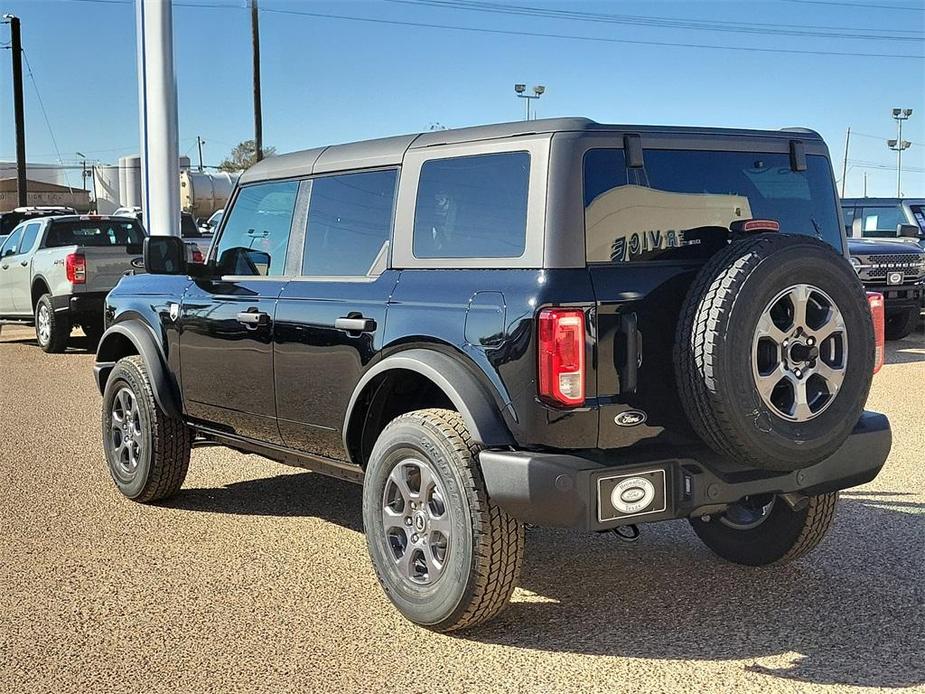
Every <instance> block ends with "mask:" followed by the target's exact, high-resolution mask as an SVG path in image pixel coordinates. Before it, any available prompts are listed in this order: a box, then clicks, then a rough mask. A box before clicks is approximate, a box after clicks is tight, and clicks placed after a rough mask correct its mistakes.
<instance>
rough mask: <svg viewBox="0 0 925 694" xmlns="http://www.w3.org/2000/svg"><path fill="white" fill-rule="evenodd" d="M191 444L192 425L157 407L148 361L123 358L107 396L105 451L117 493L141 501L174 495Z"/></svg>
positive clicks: (183, 470) (182, 473) (104, 402)
mask: <svg viewBox="0 0 925 694" xmlns="http://www.w3.org/2000/svg"><path fill="white" fill-rule="evenodd" d="M191 441H192V436H191V434H190V430H189V427H187V426H186V424H185V423H184V422H183V421H182V420H180V419H177V418H176V417H170V416H169V415H167V414H166V413H165V412H164V411H163V410H162V409H161V408H160V407H159V406H158V404H157V400H155V398H154V391H153V389H152V387H151V381H150V379H149V378H148V371H147V369H146V368H145V363H144V360H143V359H142V358H141V357H139V356H137V355H135V356H131V357H125V358H123V359H120V360H119V361H118V362H117V363H116V365H115V367H114V368H113V370H112V373H111V374H110V376H109V380H108V381H107V382H106V389H105V391H104V392H103V448H104V450H105V452H106V462H107V463H108V465H109V473H110V475H112V479H113V481H114V482H115V483H116V486H117V487H118V488H119V491H120V492H122V494H124V495H125V496H127V497H128V498H129V499H133V500H135V501H139V502H141V503H150V502H152V501H158V500H160V499H166V498H167V497H170V496H173V495H174V494H176V493H177V492H178V491H179V490H180V487H181V485H182V484H183V480H184V479H186V472H187V470H188V469H189V458H190V444H191Z"/></svg>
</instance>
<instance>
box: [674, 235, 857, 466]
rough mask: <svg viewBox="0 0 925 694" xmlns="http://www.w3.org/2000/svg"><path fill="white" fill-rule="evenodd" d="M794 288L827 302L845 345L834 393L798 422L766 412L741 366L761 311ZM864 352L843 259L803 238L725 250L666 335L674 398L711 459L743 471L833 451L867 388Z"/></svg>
mask: <svg viewBox="0 0 925 694" xmlns="http://www.w3.org/2000/svg"><path fill="white" fill-rule="evenodd" d="M801 282H806V283H808V284H811V285H813V286H816V287H819V288H820V289H822V290H823V291H825V292H826V293H827V294H828V295H829V296H830V297H831V298H832V299H833V301H835V303H836V304H837V306H838V308H839V310H840V311H841V313H842V315H843V317H844V319H845V323H846V334H847V339H848V353H847V363H846V367H845V376H844V380H843V383H842V385H841V388H840V389H839V390H838V392H837V393H836V394H835V396H834V400H833V401H832V402H831V403H830V404H829V405H828V406H827V407H826V408H825V410H824V411H822V412H821V413H820V414H819V415H818V416H815V417H814V418H812V419H810V420H809V421H802V422H801V421H789V420H787V419H784V418H782V417H780V416H778V415H777V414H776V413H774V412H773V411H771V410H770V409H769V408H768V406H767V405H766V404H765V403H764V401H763V400H762V398H761V396H760V395H759V393H758V390H757V387H756V384H755V380H754V377H753V374H752V366H751V359H752V340H753V337H754V335H755V330H756V326H757V324H758V320H759V318H760V316H761V314H762V312H763V310H764V307H765V306H767V305H768V302H769V301H771V300H772V299H773V297H774V296H775V295H777V294H778V293H779V292H780V291H782V290H784V289H786V288H787V287H789V286H792V285H795V284H798V283H801ZM873 347H874V336H873V323H872V321H871V318H870V308H869V306H868V303H867V297H866V294H865V292H864V289H863V286H862V285H861V283H860V281H859V280H858V278H857V275H856V273H855V272H854V270H853V269H852V268H851V266H850V264H849V263H848V262H847V261H846V260H845V259H844V258H843V257H841V256H840V255H838V254H836V253H835V252H834V251H833V250H832V249H831V248H830V247H829V246H828V245H827V244H825V243H823V242H821V241H817V240H816V239H813V238H809V237H806V236H796V235H784V234H759V235H755V236H753V237H749V238H746V239H743V240H739V241H735V242H733V243H731V244H730V245H729V246H728V247H727V248H725V249H723V250H722V251H720V252H719V253H717V254H716V255H714V256H713V258H711V259H710V261H708V262H707V263H706V265H704V267H703V268H702V269H701V270H700V272H699V273H698V275H697V277H696V278H695V280H694V282H693V284H692V286H691V288H690V290H689V292H688V295H687V297H686V298H685V301H684V304H683V306H682V309H681V315H680V319H679V321H678V327H677V333H676V336H675V345H674V364H675V377H676V380H677V384H678V393H679V396H680V400H681V404H682V406H683V408H684V411H685V413H686V414H687V418H688V420H689V421H690V423H691V426H692V428H693V429H694V431H695V432H696V433H697V434H698V435H699V436H700V438H701V439H703V441H704V442H706V443H707V444H708V445H709V446H710V447H711V448H713V449H714V450H715V451H716V452H717V453H719V454H721V455H723V456H725V457H727V458H729V459H730V460H734V461H738V462H740V463H741V464H742V465H743V466H747V467H752V468H763V469H767V470H774V471H792V470H796V469H801V468H805V467H808V466H810V465H813V464H815V463H817V462H819V461H821V460H823V459H825V458H826V457H828V456H830V455H831V454H832V453H834V452H835V451H836V450H837V449H838V447H839V446H841V444H842V443H843V442H844V441H845V439H846V438H847V437H848V435H849V434H850V433H851V430H852V429H853V427H854V426H855V424H856V423H857V421H858V418H859V417H860V415H861V412H862V410H863V408H864V403H865V402H866V401H867V394H868V392H869V390H870V383H871V378H872V373H873V365H874V349H873Z"/></svg>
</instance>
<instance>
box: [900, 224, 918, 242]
mask: <svg viewBox="0 0 925 694" xmlns="http://www.w3.org/2000/svg"><path fill="white" fill-rule="evenodd" d="M896 231H897V233H898V235H899V236H900V237H902V238H904V239H917V238H919V237H920V236H922V232H921V231H920V230H919V228H918V227H917V226H916V225H915V224H897V225H896Z"/></svg>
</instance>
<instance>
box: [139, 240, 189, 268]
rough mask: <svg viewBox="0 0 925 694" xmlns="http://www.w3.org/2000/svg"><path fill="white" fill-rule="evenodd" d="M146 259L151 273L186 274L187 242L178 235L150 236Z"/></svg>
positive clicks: (146, 245) (145, 246)
mask: <svg viewBox="0 0 925 694" xmlns="http://www.w3.org/2000/svg"><path fill="white" fill-rule="evenodd" d="M144 261H145V272H147V273H148V274H149V275H185V274H186V244H185V243H184V242H183V239H181V238H178V237H176V236H148V237H147V238H146V239H145V244H144Z"/></svg>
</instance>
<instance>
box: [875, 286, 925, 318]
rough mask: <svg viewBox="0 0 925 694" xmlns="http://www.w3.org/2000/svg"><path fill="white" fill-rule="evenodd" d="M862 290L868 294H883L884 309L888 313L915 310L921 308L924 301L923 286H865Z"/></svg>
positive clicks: (924, 291) (924, 289)
mask: <svg viewBox="0 0 925 694" xmlns="http://www.w3.org/2000/svg"><path fill="white" fill-rule="evenodd" d="M864 289H865V290H867V291H869V292H878V293H880V294H883V300H884V308H885V309H886V311H887V312H888V313H889V312H890V311H894V310H901V309H906V308H915V307H916V306H922V302H923V300H925V284H923V283H921V282H920V283H918V284H905V285H903V284H899V285H896V284H893V285H887V284H883V285H880V284H865V285H864Z"/></svg>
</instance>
